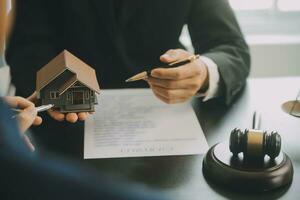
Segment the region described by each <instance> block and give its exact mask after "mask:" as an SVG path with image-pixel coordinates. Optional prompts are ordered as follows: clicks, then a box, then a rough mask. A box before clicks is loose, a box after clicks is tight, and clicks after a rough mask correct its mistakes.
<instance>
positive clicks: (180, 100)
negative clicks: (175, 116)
mask: <svg viewBox="0 0 300 200" xmlns="http://www.w3.org/2000/svg"><path fill="white" fill-rule="evenodd" d="M152 91H153V93H154V95H155V96H156V97H157V98H158V99H160V100H161V101H163V102H165V103H167V104H175V103H182V102H185V101H186V100H187V99H186V98H178V99H168V98H165V97H163V96H161V95H160V94H158V93H157V92H156V91H154V90H152Z"/></svg>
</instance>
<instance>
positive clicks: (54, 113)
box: [47, 109, 65, 121]
mask: <svg viewBox="0 0 300 200" xmlns="http://www.w3.org/2000/svg"><path fill="white" fill-rule="evenodd" d="M47 112H48V114H49V115H50V116H51V117H52V118H53V119H55V120H57V121H63V120H65V114H63V113H61V112H58V111H56V110H53V109H49V110H48V111H47Z"/></svg>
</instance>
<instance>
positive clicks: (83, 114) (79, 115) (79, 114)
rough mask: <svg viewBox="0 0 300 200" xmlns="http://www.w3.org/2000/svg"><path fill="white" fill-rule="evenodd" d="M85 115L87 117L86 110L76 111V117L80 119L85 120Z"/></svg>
mask: <svg viewBox="0 0 300 200" xmlns="http://www.w3.org/2000/svg"><path fill="white" fill-rule="evenodd" d="M87 117H88V113H87V112H80V113H78V119H79V120H80V121H84V120H86V118H87Z"/></svg>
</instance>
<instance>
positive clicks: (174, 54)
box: [160, 49, 190, 63]
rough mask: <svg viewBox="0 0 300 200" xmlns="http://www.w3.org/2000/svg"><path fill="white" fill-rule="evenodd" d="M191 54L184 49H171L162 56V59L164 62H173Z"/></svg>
mask: <svg viewBox="0 0 300 200" xmlns="http://www.w3.org/2000/svg"><path fill="white" fill-rule="evenodd" d="M188 56H190V53H189V52H187V51H185V50H183V49H170V50H168V51H167V52H166V53H164V54H163V55H161V56H160V61H161V62H164V63H172V62H175V61H178V60H181V59H185V58H186V57H188Z"/></svg>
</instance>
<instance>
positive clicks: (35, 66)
mask: <svg viewBox="0 0 300 200" xmlns="http://www.w3.org/2000/svg"><path fill="white" fill-rule="evenodd" d="M55 3H57V2H56V1H55V0H53V1H52V0H51V1H40V0H26V1H18V2H17V5H16V7H15V9H16V10H15V11H16V16H15V21H14V27H13V30H12V34H11V37H10V41H9V44H8V49H7V52H6V59H7V62H8V64H9V65H10V67H11V74H12V82H13V84H14V85H15V86H16V88H17V94H18V95H21V96H25V97H27V96H29V95H30V94H31V93H32V92H33V91H34V90H35V79H36V72H37V71H38V70H39V69H40V68H41V67H42V66H43V65H44V64H46V63H47V62H48V61H49V60H50V59H51V58H52V57H54V56H55V55H56V54H57V52H58V50H57V46H56V43H57V42H58V41H57V40H56V39H55V35H56V34H57V33H56V32H57V31H56V30H55V28H54V27H53V25H52V24H54V23H56V21H57V20H56V18H57V16H56V15H58V12H57V9H55V8H54V4H55ZM57 7H58V6H57Z"/></svg>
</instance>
